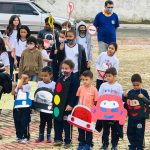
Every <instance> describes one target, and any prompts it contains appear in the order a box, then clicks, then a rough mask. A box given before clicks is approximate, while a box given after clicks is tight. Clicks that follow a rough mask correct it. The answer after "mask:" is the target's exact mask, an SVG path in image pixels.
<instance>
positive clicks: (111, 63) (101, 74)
mask: <svg viewBox="0 0 150 150" xmlns="http://www.w3.org/2000/svg"><path fill="white" fill-rule="evenodd" d="M116 51H117V44H116V43H110V44H109V46H108V50H107V52H102V53H101V54H100V55H99V56H98V58H97V60H96V70H97V74H98V76H97V80H96V88H97V90H99V88H100V86H101V84H102V83H103V82H105V81H106V78H105V71H106V70H107V69H108V68H110V67H115V68H116V70H117V71H118V69H119V61H118V59H117V57H116V56H115V53H116Z"/></svg>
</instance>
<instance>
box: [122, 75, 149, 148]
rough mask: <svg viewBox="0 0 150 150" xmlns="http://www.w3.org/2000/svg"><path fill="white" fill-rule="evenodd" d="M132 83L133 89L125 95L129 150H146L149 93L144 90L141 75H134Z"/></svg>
mask: <svg viewBox="0 0 150 150" xmlns="http://www.w3.org/2000/svg"><path fill="white" fill-rule="evenodd" d="M131 82H132V85H133V89H132V90H130V91H129V92H128V94H124V96H125V97H127V101H126V103H125V104H126V106H127V107H126V108H127V110H128V127H127V137H128V140H129V143H130V145H129V150H136V149H137V150H144V145H143V142H144V132H145V121H146V119H148V118H149V113H148V109H149V108H148V107H149V106H148V105H150V100H149V95H148V92H147V91H146V90H145V89H143V88H142V78H141V76H140V75H139V74H134V75H132V77H131ZM143 110H144V111H143Z"/></svg>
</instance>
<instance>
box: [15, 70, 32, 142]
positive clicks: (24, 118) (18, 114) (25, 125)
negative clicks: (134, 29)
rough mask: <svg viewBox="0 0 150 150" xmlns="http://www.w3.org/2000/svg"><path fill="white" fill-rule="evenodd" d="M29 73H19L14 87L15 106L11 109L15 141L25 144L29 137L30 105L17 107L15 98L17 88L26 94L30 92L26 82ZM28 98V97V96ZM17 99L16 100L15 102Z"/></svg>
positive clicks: (17, 91) (17, 92)
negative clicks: (19, 77) (19, 75)
mask: <svg viewBox="0 0 150 150" xmlns="http://www.w3.org/2000/svg"><path fill="white" fill-rule="evenodd" d="M29 78H30V77H29V73H28V72H24V73H22V75H21V80H20V82H19V83H18V85H17V87H16V89H15V97H16V100H15V106H14V107H15V108H14V109H13V118H14V123H15V128H16V142H19V143H22V144H26V143H27V142H28V139H29V123H30V121H31V118H30V113H31V110H30V107H25V105H23V106H24V107H23V106H22V107H20V108H19V107H17V104H18V105H21V104H20V103H19V101H20V99H19V100H17V98H18V94H19V90H21V91H22V92H23V93H26V95H29V94H30V92H31V86H30V84H29V83H28V82H29ZM28 98H29V97H28ZM17 101H18V102H17ZM27 104H28V99H27V100H26V105H27Z"/></svg>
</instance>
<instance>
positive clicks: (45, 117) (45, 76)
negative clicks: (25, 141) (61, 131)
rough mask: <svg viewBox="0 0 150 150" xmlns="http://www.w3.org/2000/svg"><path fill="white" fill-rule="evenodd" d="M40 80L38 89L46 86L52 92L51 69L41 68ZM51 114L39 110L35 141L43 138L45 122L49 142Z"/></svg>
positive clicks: (40, 140) (48, 141) (53, 87)
mask: <svg viewBox="0 0 150 150" xmlns="http://www.w3.org/2000/svg"><path fill="white" fill-rule="evenodd" d="M41 76H42V81H39V82H38V89H39V88H48V89H50V90H51V91H52V92H54V89H55V82H54V81H52V77H53V73H52V69H51V68H50V67H48V66H46V67H44V68H43V69H42V73H41ZM52 118H53V116H52V114H49V113H46V112H40V126H39V137H38V139H37V140H36V143H39V142H42V141H43V140H44V130H45V125H46V123H47V143H50V142H51V129H52Z"/></svg>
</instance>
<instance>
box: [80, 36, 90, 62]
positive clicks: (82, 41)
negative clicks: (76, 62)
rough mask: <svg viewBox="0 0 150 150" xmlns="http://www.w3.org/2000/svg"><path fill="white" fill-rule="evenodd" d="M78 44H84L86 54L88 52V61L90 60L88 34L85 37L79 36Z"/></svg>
mask: <svg viewBox="0 0 150 150" xmlns="http://www.w3.org/2000/svg"><path fill="white" fill-rule="evenodd" d="M78 44H80V45H82V46H83V47H84V48H85V54H86V61H88V60H89V58H88V47H87V41H86V36H85V37H83V38H82V37H80V36H79V37H78Z"/></svg>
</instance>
